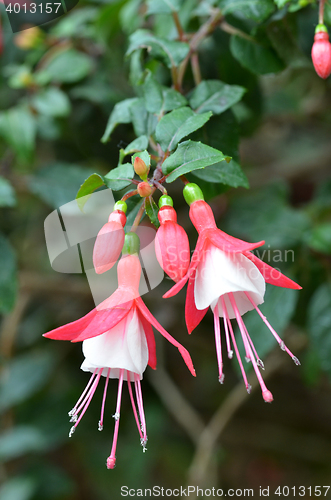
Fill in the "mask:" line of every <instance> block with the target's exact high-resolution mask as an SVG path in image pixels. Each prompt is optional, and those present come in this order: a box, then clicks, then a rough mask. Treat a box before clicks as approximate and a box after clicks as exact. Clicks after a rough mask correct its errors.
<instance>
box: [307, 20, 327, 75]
mask: <svg viewBox="0 0 331 500" xmlns="http://www.w3.org/2000/svg"><path fill="white" fill-rule="evenodd" d="M311 58H312V60H313V64H314V68H315V71H316V73H317V74H318V76H320V77H321V78H324V79H325V78H327V77H328V76H329V75H330V73H331V43H330V42H329V35H328V32H327V30H326V27H325V26H324V25H323V24H319V25H318V26H317V28H316V31H315V37H314V44H313V47H312V49H311Z"/></svg>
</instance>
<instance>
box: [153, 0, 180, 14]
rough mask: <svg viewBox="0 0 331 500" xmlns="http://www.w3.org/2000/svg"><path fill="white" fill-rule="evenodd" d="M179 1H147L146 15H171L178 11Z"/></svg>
mask: <svg viewBox="0 0 331 500" xmlns="http://www.w3.org/2000/svg"><path fill="white" fill-rule="evenodd" d="M180 5H181V1H180V0H147V14H171V13H172V12H178V11H179V9H180Z"/></svg>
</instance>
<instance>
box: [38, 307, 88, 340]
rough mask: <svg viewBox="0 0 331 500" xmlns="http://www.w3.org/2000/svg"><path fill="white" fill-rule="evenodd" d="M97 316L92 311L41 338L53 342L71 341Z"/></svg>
mask: <svg viewBox="0 0 331 500" xmlns="http://www.w3.org/2000/svg"><path fill="white" fill-rule="evenodd" d="M96 314H97V310H96V309H93V310H92V311H90V312H89V313H88V314H86V315H85V316H83V317H82V318H79V319H77V320H76V321H72V322H71V323H68V324H67V325H64V326H60V327H59V328H55V329H54V330H51V331H50V332H47V333H44V334H43V337H46V338H48V339H53V340H73V339H74V338H76V337H77V336H78V335H79V334H80V333H81V332H82V331H83V330H85V328H86V327H87V326H88V325H89V324H90V323H91V321H92V320H93V319H94V318H95V316H96Z"/></svg>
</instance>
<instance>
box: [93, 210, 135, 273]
mask: <svg viewBox="0 0 331 500" xmlns="http://www.w3.org/2000/svg"><path fill="white" fill-rule="evenodd" d="M126 210H127V205H126V203H125V202H124V201H118V202H117V203H115V206H114V211H113V212H112V213H111V214H110V216H109V219H108V222H107V223H106V224H105V225H104V226H103V227H102V228H101V229H100V231H99V233H98V235H97V237H96V240H95V244H94V248H93V265H94V268H95V272H96V273H97V274H102V273H104V272H106V271H109V269H111V268H112V267H113V265H114V264H115V263H116V262H117V259H118V258H119V256H120V255H121V251H122V248H123V243H124V236H125V232H124V226H125V224H126V215H125V212H126Z"/></svg>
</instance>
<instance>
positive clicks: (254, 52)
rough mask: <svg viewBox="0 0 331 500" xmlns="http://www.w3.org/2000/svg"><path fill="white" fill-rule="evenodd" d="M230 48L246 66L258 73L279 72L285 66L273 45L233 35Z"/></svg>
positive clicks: (234, 55) (236, 57)
mask: <svg viewBox="0 0 331 500" xmlns="http://www.w3.org/2000/svg"><path fill="white" fill-rule="evenodd" d="M230 50H231V53H232V55H233V57H234V58H235V59H237V61H239V62H240V64H241V65H242V66H244V68H247V69H249V70H250V71H251V72H252V73H256V74H258V75H264V74H267V73H277V72H278V71H282V70H283V69H284V67H285V66H284V63H283V62H282V61H281V60H280V59H279V57H278V55H277V54H276V52H275V51H274V50H273V49H272V48H271V47H265V46H264V45H261V44H259V43H258V42H253V41H250V40H247V39H246V38H242V37H240V36H232V37H231V41H230Z"/></svg>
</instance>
